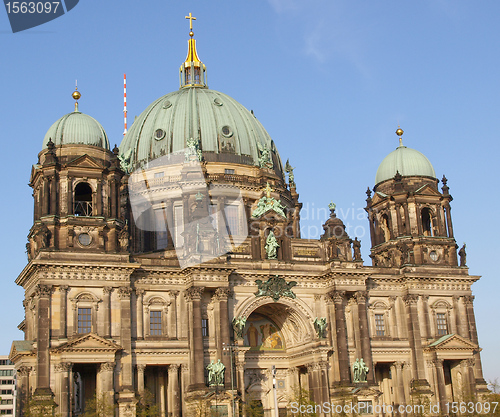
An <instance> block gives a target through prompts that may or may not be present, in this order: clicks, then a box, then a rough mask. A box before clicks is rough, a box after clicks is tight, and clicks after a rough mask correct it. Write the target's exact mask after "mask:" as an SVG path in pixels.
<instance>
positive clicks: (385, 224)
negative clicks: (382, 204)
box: [381, 214, 391, 242]
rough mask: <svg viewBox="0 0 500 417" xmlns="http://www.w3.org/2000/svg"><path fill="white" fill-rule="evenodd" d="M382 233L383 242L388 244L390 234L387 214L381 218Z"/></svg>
mask: <svg viewBox="0 0 500 417" xmlns="http://www.w3.org/2000/svg"><path fill="white" fill-rule="evenodd" d="M381 226H382V232H383V234H384V242H389V240H391V232H390V229H389V218H388V217H387V214H384V215H383V216H382V218H381Z"/></svg>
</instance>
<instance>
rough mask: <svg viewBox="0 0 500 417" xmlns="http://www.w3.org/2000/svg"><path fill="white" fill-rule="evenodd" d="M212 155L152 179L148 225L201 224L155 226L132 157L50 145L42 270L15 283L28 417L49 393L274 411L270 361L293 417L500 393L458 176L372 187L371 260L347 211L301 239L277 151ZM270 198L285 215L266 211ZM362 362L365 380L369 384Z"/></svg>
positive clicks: (68, 405)
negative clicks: (308, 403)
mask: <svg viewBox="0 0 500 417" xmlns="http://www.w3.org/2000/svg"><path fill="white" fill-rule="evenodd" d="M205 156H206V158H205ZM201 157H202V161H201V162H200V161H199V158H198V155H194V158H191V157H189V155H187V156H186V158H182V159H181V160H179V161H178V162H177V163H176V164H173V165H170V166H169V167H168V169H167V170H165V172H164V171H162V170H163V168H162V167H155V168H152V169H151V172H150V173H149V174H155V173H157V174H159V173H160V172H161V174H162V175H153V176H151V177H148V178H153V179H154V180H152V181H149V182H148V189H147V190H148V193H149V194H148V196H149V197H148V198H149V200H148V202H149V204H150V206H151V209H150V211H148V212H144V213H146V214H144V213H143V215H144V216H152V218H154V219H157V218H158V217H157V216H156V215H157V214H158V213H161V215H162V216H164V222H163V224H164V225H165V224H168V225H171V224H183V225H186V227H183V228H182V229H180V228H177V229H176V230H174V229H170V228H168V227H166V228H164V229H162V230H161V231H158V230H156V231H155V230H151V229H148V228H147V227H143V226H142V223H141V221H142V220H143V218H141V221H139V218H138V217H137V216H134V213H133V210H132V207H131V206H132V203H131V197H130V194H131V193H133V192H134V184H131V181H132V178H133V176H132V175H131V174H128V173H126V172H125V171H124V170H122V168H121V167H120V163H119V160H118V149H116V148H115V150H114V151H113V152H112V151H109V150H106V149H101V148H98V147H96V146H90V145H77V144H70V145H64V144H63V145H59V146H57V147H56V146H54V145H53V144H52V145H51V142H49V145H48V146H47V147H46V148H45V149H43V150H42V151H41V152H40V154H39V162H38V164H36V165H35V166H34V168H33V171H32V174H31V179H30V186H31V187H32V188H33V196H34V223H33V227H32V228H31V230H30V232H29V235H28V239H29V243H28V245H27V249H28V264H27V266H26V267H25V268H24V270H23V271H22V273H21V274H20V276H19V277H18V278H17V281H16V283H17V284H18V285H20V286H22V287H23V288H24V289H25V300H24V303H23V305H24V308H25V320H24V321H23V323H22V324H21V326H20V327H21V328H22V330H23V331H24V333H25V340H24V341H18V342H14V344H13V346H12V351H11V353H10V358H11V360H12V361H13V362H14V363H15V367H16V369H17V374H18V380H17V381H18V382H17V383H18V388H19V396H18V410H19V412H21V410H22V409H23V407H24V406H26V404H28V403H29V402H30V401H33V400H34V401H35V403H36V404H38V405H39V406H41V405H40V404H42V405H44V406H50V407H53V408H54V410H55V412H56V413H59V414H60V415H62V416H78V415H81V414H82V412H83V410H84V409H85V407H86V406H87V405H88V404H89V402H90V400H91V399H92V398H93V397H94V396H95V395H96V394H97V398H98V399H101V400H103V401H104V400H105V401H108V402H109V403H110V404H114V405H115V406H116V413H117V415H119V416H120V417H121V416H134V415H135V414H136V412H137V407H140V406H141V402H140V400H141V398H145V397H148V398H150V399H149V401H150V405H153V404H154V405H155V406H156V407H157V410H158V415H159V416H167V415H168V416H172V417H179V416H195V415H200V413H201V411H200V410H201V408H200V407H206V406H208V405H210V406H214V407H215V405H217V406H218V407H219V411H221V412H222V413H226V414H227V415H229V416H232V415H233V410H235V412H236V413H238V412H239V411H238V410H240V409H241V412H242V415H243V416H246V414H247V409H246V407H245V404H247V405H248V404H253V405H256V406H258V407H260V406H262V408H263V412H264V415H266V416H275V414H274V411H272V410H273V409H274V398H273V374H272V367H273V366H275V367H276V376H275V379H276V385H277V388H276V391H277V403H278V407H279V408H280V409H284V408H287V407H289V401H290V399H291V398H293V395H294V390H296V389H297V388H299V387H300V388H303V389H305V390H307V391H308V392H310V396H311V399H312V400H313V401H315V402H316V403H318V404H320V403H321V404H322V403H324V402H332V403H342V402H345V401H351V400H357V401H366V402H371V405H372V406H375V405H383V404H385V405H392V406H397V405H400V404H402V405H407V404H411V403H414V402H415V401H417V400H420V399H422V398H425V399H429V400H430V401H431V402H432V403H440V404H441V405H442V406H444V404H445V403H446V402H450V401H459V400H460V399H465V398H470V397H471V396H480V395H482V393H484V392H485V388H486V384H485V381H484V379H483V375H482V370H481V360H480V353H479V352H480V349H479V346H478V337H477V332H476V324H475V318H474V308H473V299H474V297H473V296H472V292H471V286H472V284H473V283H474V282H475V281H477V280H478V279H479V277H477V276H472V275H469V273H468V268H467V267H466V266H465V259H464V258H465V254H464V255H463V259H462V260H463V262H461V264H462V266H459V265H458V259H457V246H456V242H455V239H454V236H453V226H452V222H451V212H450V202H451V196H450V194H449V189H448V187H447V185H446V180H444V181H443V183H444V186H443V188H442V191H439V189H438V181H437V180H436V179H434V178H429V177H419V176H413V177H401V176H400V175H399V174H396V175H395V177H394V178H393V179H391V180H387V181H384V182H383V183H381V184H377V185H376V187H375V189H374V192H375V193H374V195H373V196H372V194H371V191H369V192H368V199H367V207H366V210H367V213H368V219H369V224H370V231H371V239H372V240H371V257H372V261H373V262H372V263H373V265H372V266H368V265H365V264H364V262H363V261H362V260H361V254H360V250H359V242H358V241H357V240H352V239H351V237H349V236H348V235H347V234H346V232H345V228H344V225H343V223H342V221H341V220H340V219H338V218H337V217H336V215H335V208H334V207H331V215H330V218H329V219H328V220H327V221H326V223H325V225H324V230H325V233H324V235H323V236H322V237H321V238H320V239H318V240H313V239H302V238H301V237H300V208H301V203H300V202H299V194H298V193H297V190H296V187H295V182H294V181H291V182H290V183H287V181H286V179H285V176H284V174H283V171H282V168H281V165H280V163H278V159H277V157H276V156H275V155H274V154H273V157H272V158H273V159H269V160H270V161H271V162H269V163H268V164H267V165H266V164H264V165H262V166H261V167H259V166H258V165H256V164H254V165H252V164H243V163H240V162H238V163H236V162H227V161H226V162H221V161H220V160H216V158H215V157H214V156H213V154H209V153H206V154H205V153H204V152H201ZM254 162H255V163H256V161H254ZM197 164H198V165H197ZM197 167H201V168H200V169H198V168H197ZM149 174H148V175H149ZM193 183H203V184H210V190H209V192H208V193H205V194H203V193H200V192H199V189H198V188H196V187H193V186H191V185H192V184H193ZM190 184H191V185H190ZM235 190H236V192H237V194H238V195H239V198H238V199H236V198H235V197H234V192H235ZM264 197H265V198H267V200H263V198H264ZM262 201H276V202H279V203H280V206H275V207H278V209H277V210H260V212H259V213H263V214H261V215H260V216H259V217H254V216H253V215H252V213H254V212H255V210H256V209H257V208H258V207H259V204H261V203H262ZM266 204H267V203H266ZM273 204H274V203H273ZM459 204H460V203H459ZM279 207H281V209H282V210H283V213H284V214H285V215H284V216H283V215H282V214H280V210H281V209H280V208H279ZM210 210H214V211H216V212H218V213H219V215H218V217H217V216H215V215H214V214H213V212H211V211H210ZM141 216H142V215H141ZM207 219H210V220H209V221H207ZM271 231H272V232H273V233H274V235H275V237H276V244H277V245H278V246H277V251H276V259H268V258H269V256H268V251H267V249H266V245H267V244H268V243H266V240H268V237H269V234H270V232H271ZM236 238H239V240H238V242H239V243H238V244H237V245H236V244H234V241H235V239H236ZM215 246H217V248H216V247H215ZM220 247H224V248H226V249H224V250H222V251H220V250H219V249H218V248H220ZM228 248H231V249H228ZM322 326H323V327H322ZM325 326H326V327H325ZM358 358H359V359H361V358H362V359H363V361H364V363H365V364H366V366H367V367H368V374H367V377H366V381H361V382H357V381H354V378H353V371H352V367H353V364H354V363H355V361H356V360H357V359H358ZM218 360H220V361H221V362H222V363H223V364H224V366H225V370H226V371H225V380H224V384H223V385H221V386H212V387H209V386H208V385H207V382H208V381H207V372H206V367H207V365H208V364H210V362H211V361H214V362H217V361H218ZM30 393H32V398H31V399H30V396H29V394H30ZM146 394H147V395H146ZM37 402H38V403H37ZM207 402H208V403H210V404H207ZM233 407H234V408H233ZM19 415H21V414H19ZM276 417H277V416H276Z"/></svg>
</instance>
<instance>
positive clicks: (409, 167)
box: [375, 145, 436, 185]
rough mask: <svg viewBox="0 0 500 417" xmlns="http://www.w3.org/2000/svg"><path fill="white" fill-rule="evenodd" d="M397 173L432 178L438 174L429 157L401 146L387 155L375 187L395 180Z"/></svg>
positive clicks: (376, 178)
mask: <svg viewBox="0 0 500 417" xmlns="http://www.w3.org/2000/svg"><path fill="white" fill-rule="evenodd" d="M396 172H399V173H400V174H401V175H402V176H403V177H413V176H415V177H431V178H434V179H436V173H435V172H434V168H433V167H432V164H431V163H430V161H429V160H428V159H427V157H426V156H425V155H424V154H422V153H421V152H419V151H417V150H415V149H411V148H407V147H406V146H403V145H400V146H398V147H397V148H396V150H394V151H392V152H391V153H390V154H389V155H387V156H386V157H385V158H384V160H383V161H382V163H381V164H380V166H379V167H378V170H377V174H376V176H375V185H377V184H380V183H381V182H383V181H387V180H389V179H392V178H394V175H396Z"/></svg>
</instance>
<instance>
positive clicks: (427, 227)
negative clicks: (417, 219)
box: [422, 207, 434, 236]
mask: <svg viewBox="0 0 500 417" xmlns="http://www.w3.org/2000/svg"><path fill="white" fill-rule="evenodd" d="M422 231H423V233H424V236H434V228H433V224H432V213H431V210H430V209H429V208H427V207H425V208H423V209H422Z"/></svg>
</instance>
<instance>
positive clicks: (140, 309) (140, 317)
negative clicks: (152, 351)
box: [135, 288, 144, 339]
mask: <svg viewBox="0 0 500 417" xmlns="http://www.w3.org/2000/svg"><path fill="white" fill-rule="evenodd" d="M135 296H136V308H135V313H136V316H137V318H136V320H137V339H144V306H143V300H144V290H143V289H139V288H137V289H136V290H135Z"/></svg>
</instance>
